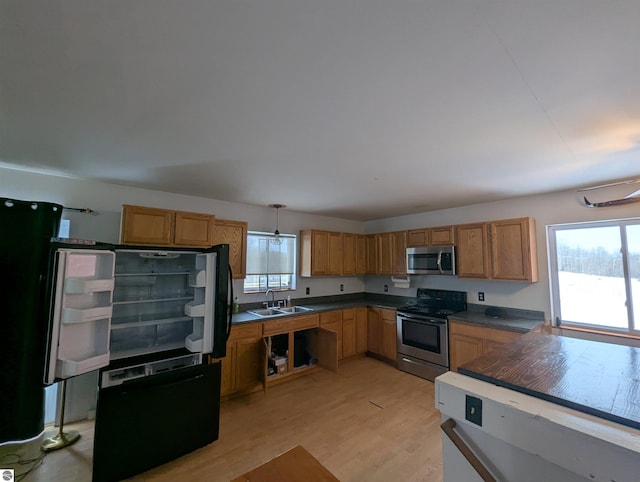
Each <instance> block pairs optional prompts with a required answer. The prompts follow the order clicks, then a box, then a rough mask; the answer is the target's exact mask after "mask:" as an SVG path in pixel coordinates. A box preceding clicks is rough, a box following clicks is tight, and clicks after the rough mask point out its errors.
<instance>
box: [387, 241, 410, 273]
mask: <svg viewBox="0 0 640 482" xmlns="http://www.w3.org/2000/svg"><path fill="white" fill-rule="evenodd" d="M391 274H399V275H406V274H407V232H406V231H396V232H394V233H391Z"/></svg>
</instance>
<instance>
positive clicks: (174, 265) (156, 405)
mask: <svg viewBox="0 0 640 482" xmlns="http://www.w3.org/2000/svg"><path fill="white" fill-rule="evenodd" d="M230 271H231V270H230V267H229V245H228V244H222V245H217V246H213V247H212V248H210V249H189V248H173V249H164V248H158V247H140V246H124V245H108V244H101V243H95V244H93V243H90V244H69V243H53V244H52V245H51V255H50V259H49V266H48V273H49V275H48V277H47V279H48V285H47V296H48V300H49V303H48V305H49V316H48V318H49V328H48V334H47V351H46V353H47V356H46V366H45V371H44V377H45V383H47V384H50V383H53V382H55V381H57V380H62V379H66V378H70V377H74V376H77V375H80V374H83V373H87V372H89V371H93V370H99V387H98V399H97V406H96V422H95V432H94V451H93V480H94V481H95V482H102V481H115V480H121V479H124V478H127V477H131V476H133V475H135V474H138V473H140V472H143V471H146V470H148V469H151V468H153V467H155V466H157V465H160V464H163V463H165V462H168V461H170V460H172V459H175V458H177V457H179V456H181V455H184V454H186V453H189V452H191V451H193V450H195V449H197V448H200V447H202V446H204V445H207V444H209V443H211V442H213V441H214V440H217V438H218V428H219V410H220V362H219V361H217V362H214V361H213V360H214V359H217V358H222V357H224V356H225V354H226V342H227V339H228V337H229V334H230V331H231V310H230V309H229V307H230V301H231V300H232V299H233V287H232V276H231V272H230Z"/></svg>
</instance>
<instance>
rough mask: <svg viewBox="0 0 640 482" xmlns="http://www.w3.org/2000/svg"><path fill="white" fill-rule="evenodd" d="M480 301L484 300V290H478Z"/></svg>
mask: <svg viewBox="0 0 640 482" xmlns="http://www.w3.org/2000/svg"><path fill="white" fill-rule="evenodd" d="M478 301H484V291H478Z"/></svg>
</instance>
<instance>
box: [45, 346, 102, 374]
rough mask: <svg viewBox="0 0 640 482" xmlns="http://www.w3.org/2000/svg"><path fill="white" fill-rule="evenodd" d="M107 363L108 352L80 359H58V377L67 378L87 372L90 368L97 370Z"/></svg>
mask: <svg viewBox="0 0 640 482" xmlns="http://www.w3.org/2000/svg"><path fill="white" fill-rule="evenodd" d="M108 364H109V352H108V351H107V352H106V353H101V354H99V355H95V356H91V357H88V358H84V359H80V360H69V359H67V360H58V365H57V369H58V373H56V376H58V378H69V377H74V376H76V375H80V374H82V373H87V372H90V371H92V370H97V369H98V368H101V367H106V366H107V365H108Z"/></svg>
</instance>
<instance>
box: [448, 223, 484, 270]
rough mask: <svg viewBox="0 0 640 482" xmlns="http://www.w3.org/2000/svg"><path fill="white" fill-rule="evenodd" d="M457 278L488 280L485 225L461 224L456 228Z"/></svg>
mask: <svg viewBox="0 0 640 482" xmlns="http://www.w3.org/2000/svg"><path fill="white" fill-rule="evenodd" d="M456 237H457V239H458V250H457V255H458V276H459V277H461V278H489V250H488V235H487V225H486V224H484V223H478V224H463V225H459V226H458V227H457V232H456Z"/></svg>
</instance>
